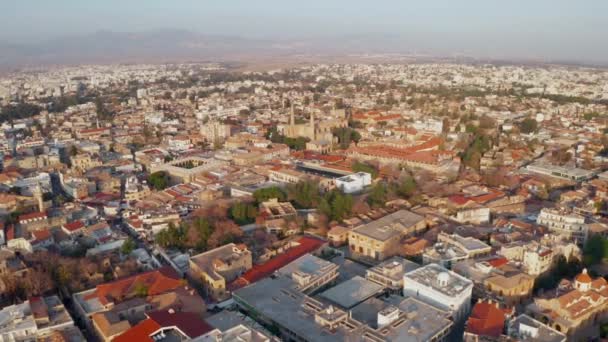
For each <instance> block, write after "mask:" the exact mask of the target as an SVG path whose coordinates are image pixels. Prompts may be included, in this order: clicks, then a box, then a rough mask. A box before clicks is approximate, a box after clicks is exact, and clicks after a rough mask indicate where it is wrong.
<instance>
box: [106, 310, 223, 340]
mask: <svg viewBox="0 0 608 342" xmlns="http://www.w3.org/2000/svg"><path fill="white" fill-rule="evenodd" d="M146 317H147V318H146V319H145V320H143V321H141V322H140V323H138V324H137V325H135V326H133V327H132V328H129V329H128V330H127V331H125V332H123V333H122V334H120V335H118V336H116V337H115V338H114V339H112V341H113V342H135V341H137V342H156V341H191V340H193V339H195V338H197V337H201V336H204V335H205V334H207V333H209V332H210V331H212V330H213V327H212V326H210V325H209V324H207V322H205V320H203V319H202V318H201V316H200V315H198V314H195V313H192V312H176V311H174V310H163V311H155V312H150V313H147V314H146Z"/></svg>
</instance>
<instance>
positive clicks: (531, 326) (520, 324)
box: [509, 315, 566, 342]
mask: <svg viewBox="0 0 608 342" xmlns="http://www.w3.org/2000/svg"><path fill="white" fill-rule="evenodd" d="M527 333H533V334H534V335H536V336H527ZM509 336H510V337H514V338H517V339H522V340H527V341H537V342H562V341H566V335H564V334H562V333H560V332H558V331H557V330H555V329H553V328H550V327H548V326H547V325H545V324H543V323H541V322H539V321H537V320H535V319H533V318H532V317H530V316H528V315H519V316H517V317H516V318H515V319H514V320H512V321H511V323H510V324H509Z"/></svg>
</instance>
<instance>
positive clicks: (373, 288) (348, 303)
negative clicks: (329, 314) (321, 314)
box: [320, 276, 384, 309]
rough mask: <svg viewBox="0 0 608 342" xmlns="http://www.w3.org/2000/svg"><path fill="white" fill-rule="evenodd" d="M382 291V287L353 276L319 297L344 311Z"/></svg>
mask: <svg viewBox="0 0 608 342" xmlns="http://www.w3.org/2000/svg"><path fill="white" fill-rule="evenodd" d="M382 290H384V286H382V285H379V284H376V283H374V282H372V281H369V280H367V279H365V278H362V277H359V276H355V277H353V278H351V279H350V280H347V281H345V282H343V283H340V284H338V285H336V286H334V287H332V288H331V289H329V290H327V291H325V292H323V293H321V294H320V296H321V297H322V298H324V299H327V300H328V301H330V302H332V303H334V304H336V305H338V306H340V307H342V308H345V309H350V308H352V307H354V306H355V305H357V304H359V303H361V302H363V301H365V300H366V299H368V298H371V297H373V296H375V295H377V294H378V293H380V292H382Z"/></svg>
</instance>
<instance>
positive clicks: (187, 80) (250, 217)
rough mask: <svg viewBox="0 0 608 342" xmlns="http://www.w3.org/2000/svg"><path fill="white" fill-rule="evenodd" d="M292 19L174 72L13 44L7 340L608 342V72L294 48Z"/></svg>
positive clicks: (595, 63)
mask: <svg viewBox="0 0 608 342" xmlns="http://www.w3.org/2000/svg"><path fill="white" fill-rule="evenodd" d="M340 1H341V0H340ZM539 1H540V0H539ZM542 1H544V0H542ZM68 2H70V1H69V0H65V3H63V0H60V1H58V5H57V6H59V7H63V6H66V5H69V4H68ZM110 2H111V3H115V2H114V0H112V1H110ZM153 2H155V3H156V2H157V1H156V0H154V1H153ZM228 2H230V1H228ZM589 2H592V1H589ZM151 3H152V1H151ZM158 3H162V4H163V5H164V6H168V8H170V7H171V6H176V7H178V6H177V5H170V4H168V3H165V2H163V1H160V2H158ZM188 3H189V2H188ZM236 3H237V2H236V1H235V4H232V5H221V6H227V7H226V8H225V9H226V10H228V9H230V10H234V11H235V12H238V13H239V15H241V14H242V15H245V14H246V13H245V12H247V9H246V7H247V6H245V5H242V7H240V6H239V5H237V4H236ZM313 3H315V4H316V3H317V1H316V0H315V1H313ZM140 4H141V6H143V7H142V9H145V5H144V4H143V2H140ZM98 5H99V4H95V5H93V4H90V5H87V4H84V5H82V4H81V5H79V6H83V8H86V7H87V6H91V8H93V7H95V8H96V6H98ZM275 5H276V4H275ZM312 5H313V4H312V3H311V6H312ZM317 5H318V4H317ZM387 5H388V4H387ZM14 6H15V7H14V8H12V10H13V11H14V13H15V14H18V13H21V11H25V10H31V11H38V10H40V11H42V9H40V8H44V6H47V5H43V4H38V5H35V4H33V3H32V4H29V5H25V4H21V5H14ZM21 6H24V7H23V8H21ZM38 6H40V8H39V7H38ZM99 6H102V5H99ZM105 6H111V5H109V3H108V4H107V5H105ZM181 6H186V5H184V4H182V5H181ZM189 6H192V7H187V8H186V9H185V10H187V11H194V10H195V9H201V8H203V9H204V8H207V7H206V6H208V9H209V10H210V12H211V14H208V15H209V16H210V17H213V16H218V18H219V14H218V13H220V11H219V10H218V9H217V8H215V7H214V6H216V5H211V4H198V5H194V4H190V5H189ZM258 6H259V8H258ZM266 6H269V4H259V5H255V6H254V7H255V8H256V11H258V10H260V9H267V8H266ZM289 6H290V5H285V7H281V8H282V9H283V10H285V8H287V7H289ZM294 6H295V5H294ZM319 6H320V5H319ZM328 6H329V5H328ZM353 6H361V7H360V8H359V9H360V10H361V11H364V9H365V8H367V6H370V5H358V4H353ZM463 6H467V5H463ZM560 6H561V5H557V9H558V10H562V9H563V10H564V13H565V12H566V11H565V7H560ZM580 6H583V5H582V4H581V5H580ZM598 6H600V5H598ZM18 7H19V8H18ZM127 7H128V6H127ZM152 7H153V6H151V5H150V11H153V9H152ZM296 7H297V6H296ZM296 7H294V9H296ZM212 8H215V9H214V10H217V11H218V12H217V13H215V12H213V11H214V10H212ZM598 8H599V7H598ZM444 9H448V6H447V5H446V7H445V8H444ZM302 10H303V11H304V9H302ZM351 10H352V9H350V10H349V11H351ZM49 11H50V10H49ZM74 11H76V9H74ZM116 11H118V10H117V9H115V8H112V9H111V11H110V13H112V15H114V14H116V13H117V12H116ZM124 11H125V13H123V15H128V14H129V11H130V9H129V8H125V10H124ZM306 11H308V7H306ZM421 11H422V9H421ZM9 12H10V10H9ZM49 13H51V12H49ZM104 13H105V12H103V11H102V12H100V14H99V15H100V18H99V20H100V21H101V19H102V18H103V16H104V15H105V14H104ZM269 13H275V12H272V11H269ZM277 13H278V10H277ZM277 13H275V14H274V15H276V16H277V18H278V17H279V15H278V14H277ZM421 13H422V12H421ZM551 13H553V12H551ZM558 14H559V13H558ZM562 14H563V13H562ZM9 15H10V13H9ZM116 15H118V14H116ZM167 15H175V13H174V12H170V13H169V12H168V14H167ZM183 15H184V25H192V24H191V23H189V22H188V20H187V18H188V16H187V14H185V13H184V14H183ZM201 15H202V14H201ZM324 15H326V14H324ZM144 16H145V15H144ZM302 16H303V17H306V15H305V14H302ZM547 16H549V14H547ZM363 17H365V16H363ZM2 18H3V15H2V14H0V19H2ZM69 18H71V17H69ZM69 18H68V17H66V18H64V19H66V20H67V21H66V22H68V23H69V22H70V21H69V20H68V19H69ZM272 18H274V17H272ZM272 18H271V19H268V20H270V22H268V23H266V24H262V23H260V24H259V25H260V27H261V28H263V27H266V26H272V25H275V24H276V23H275V22H274V21H273V20H278V19H276V18H274V19H272ZM293 18H294V23H293V25H292V26H289V25H287V24H285V25H287V26H288V27H286V29H285V32H284V34H285V36H283V37H281V38H280V42H281V43H280V44H279V43H277V42H278V41H279V40H278V38H276V39H277V41H272V40H273V39H275V36H271V35H270V34H269V33H267V32H266V31H263V30H262V29H261V28H260V31H256V32H257V34H259V35H263V36H264V37H265V38H266V35H267V36H268V37H267V40H265V41H261V40H260V38H256V39H258V41H255V40H254V39H253V38H251V40H248V39H245V38H243V39H238V38H235V37H228V36H226V37H225V40H221V39H220V38H213V39H211V38H205V39H210V41H212V42H205V43H203V42H202V41H197V39H200V36H198V35H197V36H195V35H193V34H192V35H186V34H184V33H180V35H186V36H188V37H189V38H188V39H192V40H191V41H190V43H188V44H186V43H184V42H182V41H180V42H179V44H176V45H175V43H176V41H175V37H176V33H171V34H169V33H167V34H166V35H163V34H159V33H156V34H155V35H153V36H154V37H156V36H158V35H163V36H164V37H165V38H164V39H168V40H173V43H171V44H169V43H167V44H168V45H166V49H167V50H170V49H175V50H174V51H173V52H170V51H167V52H166V54H163V51H162V50H163V48H162V45H163V44H161V41H156V43H154V44H152V43H149V42H148V40H147V39H151V38H149V37H148V38H145V39H144V38H141V35H143V34H135V33H133V35H132V36H131V37H132V46H131V47H130V48H124V49H122V48H121V47H117V46H118V45H119V43H118V42H119V41H120V42H122V41H123V36H129V34H128V33H115V34H111V35H109V36H112V38H111V41H113V42H117V43H116V45H113V43H112V44H109V43H108V42H106V40H105V38H104V39H101V38H100V39H99V40H100V41H103V42H104V43H103V44H102V45H101V46H98V47H96V48H91V49H92V50H91V51H85V50H86V49H87V48H86V47H85V45H82V46H81V48H80V50H78V51H77V52H74V51H72V50H69V51H63V52H61V53H59V52H55V50H50V49H46V50H44V49H42V48H39V49H35V48H33V47H31V48H27V49H26V48H24V50H21V48H20V47H19V48H18V47H14V48H9V47H5V45H3V40H4V39H5V36H9V37H10V36H15V37H17V36H19V37H21V33H19V32H17V28H16V26H15V28H14V30H15V31H14V32H8V31H7V30H4V31H7V32H8V35H7V32H5V33H3V34H2V35H0V54H2V51H1V50H4V51H6V52H7V54H6V55H5V58H2V57H0V228H2V229H0V341H44V342H51V341H53V342H56V341H57V342H58V341H66V342H78V341H116V342H122V341H127V342H134V341H151V342H152V341H153V342H174V341H175V342H177V341H184V342H187V341H188V342H278V341H287V342H292V341H293V342H296V341H298V342H300V341H302V342H303V341H307V342H317V341H319V342H324V341H328V342H329V341H352V342H354V341H357V342H393V341H394V342H397V341H412V342H414V341H416V342H420V341H429V342H435V341H466V342H480V341H483V342H489V341H494V342H507V341H539V342H562V341H603V340H605V339H608V64H606V63H605V62H608V55H604V54H602V53H600V52H598V53H597V54H596V55H593V56H591V55H585V56H583V54H582V53H581V56H580V58H573V57H571V53H572V51H568V54H565V53H561V52H560V53H558V52H555V51H554V50H552V49H549V48H548V47H546V50H542V49H545V47H542V46H539V47H538V51H541V50H542V51H545V52H547V51H548V52H547V55H546V56H545V55H543V57H542V58H538V59H537V58H533V57H530V56H528V55H524V54H521V55H518V56H519V57H511V55H510V54H509V55H500V54H496V55H486V54H481V53H480V52H479V51H478V50H475V49H473V48H472V47H471V48H470V51H471V52H470V53H467V54H466V55H460V54H459V53H460V52H458V51H456V50H454V51H453V53H452V54H450V53H443V52H438V51H439V50H433V49H435V48H433V49H430V48H429V50H428V51H423V50H422V48H419V47H417V46H414V44H415V43H413V42H410V43H408V44H410V45H411V46H410V45H408V44H405V43H403V45H404V46H402V47H399V49H401V48H402V49H403V50H400V51H398V52H396V50H387V49H384V48H382V47H381V45H382V44H384V43H382V42H381V41H376V43H371V41H373V40H374V39H373V38H372V39H370V38H369V37H368V38H366V39H361V40H359V42H360V43H361V44H363V46H358V47H357V48H355V47H353V46H351V45H350V44H346V45H348V46H350V47H348V48H346V47H344V46H346V45H344V46H343V45H341V44H338V43H336V45H333V47H331V48H328V47H327V46H321V45H314V46H315V47H314V48H313V47H312V46H313V45H309V44H317V43H312V41H313V40H307V43H303V41H304V40H301V39H300V40H298V39H299V38H293V39H292V43H293V44H291V45H289V47H285V46H283V45H281V44H286V43H285V41H287V40H289V39H291V38H285V37H287V36H288V35H289V34H293V33H292V32H291V30H296V29H298V30H300V29H301V28H297V22H298V20H301V18H300V17H298V16H297V15H295V14H294V17H293ZM387 18H388V17H387ZM326 19H327V18H326V17H324V16H322V15H321V14H319V18H318V20H319V23H320V24H319V25H321V24H322V23H324V21H323V20H326ZM13 20H14V19H10V21H7V22H8V23H12V22H13ZM44 20H47V21H48V20H59V18H55V19H53V18H46V19H44ZM44 20H43V22H44ZM74 20H75V19H74ZM138 20H140V19H134V23H133V25H139V24H141V25H143V21H141V22H140V21H138ZM171 20H176V21H175V22H173V21H168V22H169V23H173V24H175V25H177V23H179V20H180V18H179V17H174V18H173V19H171ZM281 20H283V19H281ZM543 20H545V19H543ZM547 20H548V19H547ZM587 20H589V21H590V22H593V20H595V17H591V15H590V17H589V18H588V19H587ZM43 22H40V23H39V25H40V26H42V25H43ZM48 22H49V23H50V21H48ZM76 22H77V21H76V20H75V21H74V23H76ZM186 22H187V23H186ZM281 22H283V21H281ZM214 23H215V24H217V23H216V22H215V21H214ZM277 23H278V21H277ZM231 24H234V25H236V26H237V27H236V28H234V27H233V28H232V29H235V30H236V29H239V28H240V29H241V30H242V31H245V30H246V27H247V26H246V23H245V24H236V23H231ZM376 24H377V25H379V23H376ZM11 25H12V24H11ZM34 25H36V24H34ZM66 25H67V24H66ZM91 25H92V28H97V29H103V27H102V26H99V27H97V26H96V25H100V24H91ZM124 25H127V26H125V27H127V28H130V27H129V26H128V24H124ZM218 25H219V24H218ZM239 25H243V26H239ZM265 25H266V26H265ZM361 25H362V26H365V22H363V21H362V24H361ZM433 25H434V24H433ZM471 25H490V24H488V23H485V22H484V23H483V24H479V23H471ZM2 27H3V26H2V24H0V28H2ZM60 27H63V26H61V25H58V26H57V27H56V28H53V29H49V30H50V31H52V32H53V33H52V34H55V33H57V34H59V31H57V32H55V31H53V30H59V28H60ZM66 27H67V26H66ZM133 27H135V26H133ZM151 27H152V26H151ZM156 27H165V26H153V27H152V28H156ZM176 27H181V26H176ZM219 27H220V28H221V27H224V26H221V25H220V26H219ZM332 27H333V26H332ZM348 27H349V28H348V29H349V30H351V29H353V30H354V28H351V27H350V26H348ZM437 27H439V26H437ZM492 27H493V26H492ZM120 28H122V26H120ZM194 28H195V27H194V26H193V29H194ZM196 28H197V29H198V27H196ZM478 28H479V29H480V30H481V29H482V27H481V26H480V27H478ZM35 29H36V30H40V29H38V28H35ZM225 29H226V32H230V33H232V31H228V29H227V28H225ZM419 29H422V27H419ZM42 30H44V29H41V30H40V31H39V32H40V33H38V34H42ZM218 30H219V28H218ZM333 30H335V31H336V32H338V31H339V29H338V28H337V27H333ZM369 31H370V32H376V31H371V30H369ZM457 31H458V30H456V31H455V32H457ZM24 32H25V29H24ZM27 32H29V33H28V34H30V33H31V34H33V32H35V30H33V29H32V31H27ZM117 32H118V31H117ZM458 32H459V31H458ZM85 33H86V32H85ZM254 33H255V32H252V34H254ZM355 33H357V34H362V32H355ZM24 34H25V33H24ZM556 34H557V33H556ZM569 34H570V33H569ZM105 35H106V34H99V35H98V37H101V36H104V37H105ZM327 35H328V37H329V36H330V35H331V33H330V32H328V33H327ZM532 36H533V35H532ZM532 36H531V38H530V43H531V44H533V42H532V40H533V39H536V38H534V37H532ZM49 37H52V36H51V33H49ZM83 37H89V36H83ZM91 37H95V34H93V36H91ZM20 39H21V38H20ZM57 39H59V38H57ZM74 39H76V38H74ZM79 39H80V40H79ZM79 39H76V42H80V41H81V40H83V39H84V38H79ZM87 39H88V38H87ZM91 39H93V38H91ZM108 39H109V38H108ZM155 39H156V38H155ZM328 39H329V38H328ZM332 39H334V38H332ZM347 39H350V38H344V40H347ZM428 39H431V38H428ZM476 39H477V38H476ZM23 40H27V38H23ZM57 41H59V40H56V42H57ZM329 41H330V40H327V41H326V42H329ZM395 41H398V39H396V40H393V39H391V40H390V42H391V43H390V44H393V43H394V42H395ZM197 42H198V43H197ZM298 42H300V43H298ZM364 42H370V43H369V44H370V45H369V46H366V45H365V44H364ZM94 43H95V42H94V41H92V42H91V41H89V42H87V43H86V44H94ZM199 43H200V44H199ZM342 43H344V42H342ZM479 43H480V44H485V42H484V41H479ZM583 43H585V42H581V43H580V44H581V45H580V46H583ZM28 44H38V43H35V42H30V43H28ZM57 44H59V43H57ZM82 44H85V43H82ZM106 44H108V45H106ZM138 44H139V45H138ZM327 44H329V45H332V44H330V43H327ZM432 44H433V46H435V45H436V46H441V45H445V46H451V44H449V42H447V41H439V40H438V41H433V43H432ZM463 44H464V43H463ZM476 44H477V43H476ZM505 44H506V43H505ZM596 44H599V42H596ZM75 45H77V44H75ZM152 45H153V46H152ZM177 45H179V46H181V47H179V48H178V47H174V46H177ZM186 45H187V46H188V47H187V48H186V47H184V46H186ZM406 45H407V46H406ZM6 46H9V45H6ZM15 46H17V45H15ZM24 46H25V45H24ZM31 46H34V45H31ZM86 46H89V45H86ZM191 46H196V47H195V49H196V50H188V49H190V48H191ZM372 46H373V48H372ZM475 46H477V45H475ZM358 48H360V50H358ZM104 49H106V50H107V53H105V52H104ZM395 49H397V48H395ZM408 49H414V50H416V51H418V52H412V51H413V50H411V51H410V50H408ZM437 49H438V48H437ZM566 49H569V48H568V47H566ZM178 50H179V51H178ZM211 50H212V51H211ZM24 51H27V54H25V52H24ZM201 51H204V55H201V54H200V53H203V52H201ZM513 51H514V52H513V54H518V53H520V52H519V50H513ZM550 51H553V52H555V55H549V52H550ZM598 51H599V50H598ZM457 52H458V53H457ZM545 52H543V53H545ZM68 54H71V55H69V57H68Z"/></svg>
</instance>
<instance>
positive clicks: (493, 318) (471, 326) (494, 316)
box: [466, 302, 511, 337]
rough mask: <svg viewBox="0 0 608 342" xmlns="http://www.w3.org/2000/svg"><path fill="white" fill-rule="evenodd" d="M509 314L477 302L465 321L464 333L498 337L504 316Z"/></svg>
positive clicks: (503, 322) (492, 305)
mask: <svg viewBox="0 0 608 342" xmlns="http://www.w3.org/2000/svg"><path fill="white" fill-rule="evenodd" d="M510 312H511V310H504V309H499V308H497V307H496V306H495V305H494V304H490V303H487V302H478V303H477V304H475V306H474V307H473V311H472V312H471V316H470V317H469V320H468V321H467V327H466V331H467V332H468V333H471V334H475V335H479V336H490V337H499V336H500V335H501V334H502V331H503V329H504V325H505V319H506V318H505V315H506V314H509V313H510Z"/></svg>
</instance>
